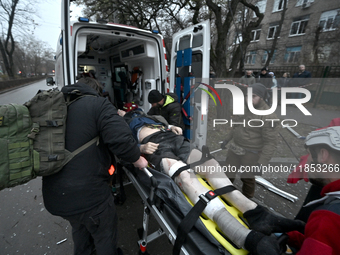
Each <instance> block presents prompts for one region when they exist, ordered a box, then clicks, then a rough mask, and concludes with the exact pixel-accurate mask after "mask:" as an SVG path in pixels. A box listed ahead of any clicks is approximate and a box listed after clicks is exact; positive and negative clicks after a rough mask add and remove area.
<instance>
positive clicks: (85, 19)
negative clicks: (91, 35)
mask: <svg viewBox="0 0 340 255" xmlns="http://www.w3.org/2000/svg"><path fill="white" fill-rule="evenodd" d="M78 21H80V22H90V19H88V18H82V17H79V18H78Z"/></svg>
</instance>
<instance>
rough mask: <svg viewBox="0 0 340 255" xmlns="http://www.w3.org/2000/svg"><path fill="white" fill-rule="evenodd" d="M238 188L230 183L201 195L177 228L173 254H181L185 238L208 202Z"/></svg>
mask: <svg viewBox="0 0 340 255" xmlns="http://www.w3.org/2000/svg"><path fill="white" fill-rule="evenodd" d="M234 190H236V188H235V186H233V185H228V186H225V187H223V188H219V189H216V190H214V191H213V190H209V191H208V192H207V193H205V194H204V195H203V194H201V195H200V196H199V200H198V201H197V203H196V204H195V205H194V207H193V208H191V210H190V211H189V212H188V214H187V215H186V216H185V217H184V219H183V220H182V221H181V223H180V224H179V225H178V228H177V237H176V241H175V244H174V248H173V250H172V254H173V255H179V254H180V251H181V247H182V245H183V244H184V242H185V239H186V237H187V235H188V233H189V232H190V230H191V229H192V227H193V226H194V225H195V223H196V221H197V219H198V217H199V216H200V215H201V213H202V212H203V210H204V208H205V207H206V206H207V204H208V203H209V202H210V201H211V200H212V199H214V198H215V197H217V196H220V195H223V194H226V193H229V192H232V191H234Z"/></svg>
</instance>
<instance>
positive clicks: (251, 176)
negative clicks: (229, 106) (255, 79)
mask: <svg viewBox="0 0 340 255" xmlns="http://www.w3.org/2000/svg"><path fill="white" fill-rule="evenodd" d="M249 87H252V88H253V106H254V108H256V109H257V110H267V109H269V106H268V105H267V103H266V99H267V97H268V92H267V89H266V87H265V86H264V85H262V84H260V83H255V84H253V85H251V86H249ZM238 118H241V119H242V120H238ZM252 119H258V120H263V119H278V118H277V116H276V115H275V113H273V114H270V115H266V116H258V115H255V114H253V113H251V112H250V111H249V108H248V107H245V115H242V116H237V117H235V119H233V121H235V122H237V123H239V122H242V121H245V123H248V121H249V120H252ZM254 123H255V122H254ZM256 123H258V122H256ZM263 123H264V124H263V125H262V126H260V124H256V125H259V126H260V127H253V126H249V125H242V124H239V125H234V126H233V127H232V130H231V132H230V133H228V134H227V137H226V139H225V140H224V142H223V143H222V145H221V148H222V149H225V148H226V145H227V144H228V143H229V145H228V146H229V150H228V153H227V159H226V161H225V166H235V167H236V168H237V169H239V171H240V172H241V181H242V182H243V185H242V193H243V195H245V196H246V197H248V198H252V197H253V196H254V192H255V175H257V174H258V175H260V174H261V173H260V172H261V171H260V170H261V166H263V165H267V164H268V162H269V160H270V159H271V157H272V156H273V154H274V152H275V150H276V145H277V140H278V139H277V136H278V134H279V130H278V129H279V126H278V125H277V124H275V123H272V122H268V121H263ZM254 125H255V124H254ZM251 166H258V168H257V169H258V172H256V171H242V169H253V170H254V169H255V168H254V167H253V168H251ZM226 174H227V176H228V177H229V178H230V179H232V181H233V180H234V178H235V177H236V172H235V173H234V172H227V173H226Z"/></svg>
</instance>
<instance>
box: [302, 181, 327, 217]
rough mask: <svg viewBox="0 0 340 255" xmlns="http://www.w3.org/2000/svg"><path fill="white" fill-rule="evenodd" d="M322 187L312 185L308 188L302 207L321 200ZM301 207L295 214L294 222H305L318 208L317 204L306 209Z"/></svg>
mask: <svg viewBox="0 0 340 255" xmlns="http://www.w3.org/2000/svg"><path fill="white" fill-rule="evenodd" d="M322 188H323V187H321V186H318V185H315V184H312V186H311V187H310V189H309V191H308V194H307V196H306V198H305V201H303V206H304V205H306V204H307V203H309V202H310V201H313V200H316V199H319V198H321V194H320V193H321V190H322ZM303 206H302V207H301V208H300V211H299V212H298V213H297V214H296V216H295V220H302V221H304V222H307V220H308V218H309V215H310V214H311V213H312V212H313V211H314V210H315V209H316V208H317V207H319V206H320V204H319V203H317V204H314V205H311V206H307V207H303Z"/></svg>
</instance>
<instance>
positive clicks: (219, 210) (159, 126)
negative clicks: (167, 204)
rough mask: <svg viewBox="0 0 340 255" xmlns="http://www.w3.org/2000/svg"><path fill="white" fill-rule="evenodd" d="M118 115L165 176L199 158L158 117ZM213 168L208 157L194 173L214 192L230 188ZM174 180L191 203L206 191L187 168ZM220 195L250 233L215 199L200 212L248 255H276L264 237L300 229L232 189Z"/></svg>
mask: <svg viewBox="0 0 340 255" xmlns="http://www.w3.org/2000/svg"><path fill="white" fill-rule="evenodd" d="M118 114H119V115H121V116H122V117H124V119H125V120H126V121H127V123H128V125H129V127H130V129H131V131H132V133H133V136H134V138H135V139H136V141H138V143H139V144H140V151H141V152H142V153H144V155H145V157H146V159H147V160H148V161H149V163H151V164H152V165H153V166H154V167H155V168H156V169H158V170H160V171H162V172H164V173H165V174H167V175H168V176H170V177H171V176H173V175H174V174H175V172H176V171H177V170H178V169H179V168H181V167H183V166H186V165H187V164H191V163H193V162H197V161H198V160H199V159H200V158H201V155H202V154H201V152H200V151H199V150H197V149H193V150H191V148H190V143H189V142H188V141H187V140H186V139H185V138H184V137H183V136H182V130H181V129H180V128H179V127H176V126H171V125H168V123H167V122H166V121H165V119H164V118H163V117H162V116H148V115H146V114H145V113H143V112H142V110H139V109H138V110H134V111H130V112H128V113H126V112H125V111H123V110H118ZM201 166H203V168H200V167H201ZM204 166H207V167H204ZM217 166H218V162H217V161H216V160H215V159H213V158H212V159H209V160H208V161H206V162H204V163H202V164H201V165H200V167H195V169H194V170H195V171H196V172H198V173H199V174H200V175H202V176H203V177H204V178H206V180H207V181H208V182H209V184H210V185H211V186H212V187H213V188H214V189H218V188H222V187H225V186H231V185H232V183H231V182H230V180H229V179H228V178H227V177H226V175H225V174H224V173H223V172H222V171H210V170H209V169H211V167H213V168H214V167H215V169H218V168H216V167H217ZM207 169H208V170H207ZM174 180H175V182H176V184H177V185H178V186H179V187H180V189H181V190H182V191H183V192H184V193H185V194H186V195H187V196H188V198H189V199H190V200H191V201H192V202H193V203H196V202H197V201H198V199H199V195H200V194H205V193H206V192H207V191H208V189H207V188H205V187H204V186H203V185H202V184H201V183H200V182H199V180H198V179H197V177H196V175H195V174H194V173H193V172H192V171H190V169H188V170H185V171H183V172H181V173H180V174H179V175H178V176H177V177H175V178H174ZM222 196H223V197H224V198H225V199H226V200H227V201H228V202H230V203H231V204H232V205H233V206H235V207H236V208H237V209H238V210H240V211H241V213H243V216H244V217H245V218H246V219H247V221H248V223H249V225H250V228H251V229H252V230H250V229H248V228H245V227H244V226H243V225H242V224H241V223H240V222H239V221H237V220H236V219H235V218H234V217H233V216H232V215H231V214H230V213H229V212H228V211H227V210H226V208H225V206H224V205H223V204H222V202H221V201H220V200H219V199H212V200H211V201H210V202H209V203H208V205H207V207H206V208H205V209H204V211H203V212H204V213H205V215H207V216H208V217H209V218H210V219H211V220H213V221H214V222H215V223H216V224H217V225H218V226H219V228H220V229H221V230H222V232H223V233H224V234H226V235H227V236H228V238H230V240H231V241H232V242H234V243H235V244H237V245H238V246H239V247H243V248H246V249H247V250H249V251H251V252H252V254H261V255H263V254H267V255H275V254H280V251H279V246H278V243H277V241H276V239H275V238H273V237H269V236H268V235H270V233H273V232H286V231H289V230H290V229H297V230H300V231H301V230H303V227H304V223H303V222H301V221H294V220H290V219H286V218H283V217H279V216H276V215H274V214H272V213H270V212H269V211H268V210H267V209H265V208H264V207H262V206H260V205H257V204H256V203H254V202H253V201H251V200H249V199H247V198H246V197H245V196H243V195H242V193H241V192H240V191H238V190H236V189H235V190H233V191H231V192H229V193H226V194H224V195H222Z"/></svg>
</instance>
